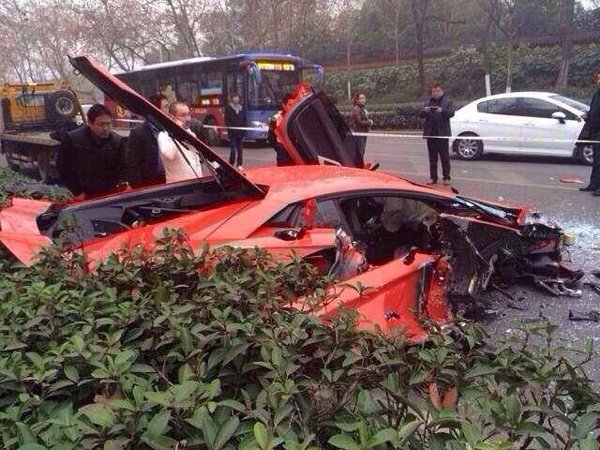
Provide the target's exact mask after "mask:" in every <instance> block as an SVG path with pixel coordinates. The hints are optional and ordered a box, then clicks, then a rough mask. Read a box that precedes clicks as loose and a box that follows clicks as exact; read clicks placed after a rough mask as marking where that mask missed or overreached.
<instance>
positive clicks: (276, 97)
mask: <svg viewBox="0 0 600 450" xmlns="http://www.w3.org/2000/svg"><path fill="white" fill-rule="evenodd" d="M261 78H262V83H261V84H257V83H256V81H255V80H254V79H253V78H250V79H249V86H248V107H249V109H277V108H279V106H280V105H281V101H282V100H283V99H284V97H285V96H286V95H288V94H289V93H290V92H292V91H293V90H294V88H295V87H296V85H297V84H298V82H299V78H298V72H297V71H288V70H262V71H261Z"/></svg>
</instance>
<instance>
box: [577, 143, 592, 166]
mask: <svg viewBox="0 0 600 450" xmlns="http://www.w3.org/2000/svg"><path fill="white" fill-rule="evenodd" d="M576 156H577V159H578V160H579V161H580V162H581V163H582V164H584V165H586V166H591V165H593V164H594V151H593V150H592V147H590V146H588V147H581V148H579V149H578V150H577V154H576Z"/></svg>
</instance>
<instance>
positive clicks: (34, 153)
mask: <svg viewBox="0 0 600 450" xmlns="http://www.w3.org/2000/svg"><path fill="white" fill-rule="evenodd" d="M83 121H84V114H83V111H82V109H81V105H80V103H79V100H78V98H77V96H76V95H75V93H74V92H73V91H72V90H70V89H69V88H68V86H67V85H66V83H64V82H57V81H53V82H45V83H22V84H4V86H3V87H2V90H1V91H0V151H1V152H2V153H3V154H4V155H5V157H6V161H7V163H8V164H9V166H10V167H11V168H13V169H14V170H35V171H37V173H38V174H39V177H40V179H41V180H42V181H44V182H46V183H50V182H53V181H56V180H57V179H58V173H57V171H56V166H55V161H56V155H57V151H58V148H59V145H60V143H59V142H58V141H56V140H54V139H52V138H51V137H50V133H51V132H52V131H54V130H56V129H57V128H59V127H61V126H64V124H65V123H67V122H77V123H83Z"/></svg>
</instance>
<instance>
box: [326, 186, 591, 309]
mask: <svg viewBox="0 0 600 450" xmlns="http://www.w3.org/2000/svg"><path fill="white" fill-rule="evenodd" d="M340 208H341V210H342V212H343V215H344V216H345V219H346V222H347V224H348V228H349V229H348V230H342V229H338V233H337V234H338V242H337V252H336V254H337V256H336V264H335V265H334V268H333V269H332V273H333V274H334V275H335V276H337V277H338V278H340V279H346V278H348V277H349V276H350V275H355V274H357V273H360V271H365V270H369V267H377V266H381V265H383V264H386V263H388V262H390V261H392V260H394V259H403V261H404V262H405V264H410V263H411V261H412V259H413V258H414V255H415V254H416V253H417V252H418V253H429V254H432V255H437V256H438V257H439V258H440V259H441V258H446V259H447V262H448V267H449V271H448V273H449V275H448V279H447V282H446V289H447V291H446V294H447V295H448V296H455V295H457V296H469V297H476V296H477V294H478V293H480V292H481V291H483V290H486V289H487V288H488V287H489V286H491V285H495V284H502V285H505V284H514V283H516V282H517V281H519V280H526V281H529V282H532V283H533V284H535V285H536V286H538V287H539V288H541V289H543V290H545V291H548V292H550V293H551V294H553V295H556V296H558V295H573V296H575V295H577V292H578V291H577V288H576V284H577V282H578V281H579V279H580V278H581V277H582V276H583V271H581V270H577V269H573V268H571V267H569V265H568V264H566V263H565V262H564V261H563V257H562V251H563V250H564V245H565V236H564V234H563V232H562V231H561V229H560V228H559V227H558V226H556V225H554V224H552V223H544V222H542V221H541V220H539V221H532V222H531V223H526V224H525V225H523V226H519V227H518V228H517V227H515V226H514V224H513V225H512V227H509V226H498V225H495V224H490V223H486V222H483V221H480V220H479V219H478V218H477V214H472V212H469V213H467V214H465V213H464V212H465V210H462V209H460V208H456V209H454V211H450V210H449V208H447V207H440V206H439V205H434V204H430V203H428V202H425V201H421V200H417V199H413V198H403V197H398V196H380V197H378V196H363V197H354V198H350V199H346V200H343V201H341V202H340ZM359 255H360V256H359ZM340 261H346V264H347V267H341V266H343V264H342V263H341V262H340Z"/></svg>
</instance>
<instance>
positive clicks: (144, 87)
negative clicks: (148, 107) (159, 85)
mask: <svg viewBox="0 0 600 450" xmlns="http://www.w3.org/2000/svg"><path fill="white" fill-rule="evenodd" d="M140 86H141V92H140V93H141V94H142V95H143V96H144V97H146V98H148V97H150V96H152V95H156V93H157V92H158V90H157V89H156V80H155V79H153V78H152V79H145V80H142V82H141V85H140Z"/></svg>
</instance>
